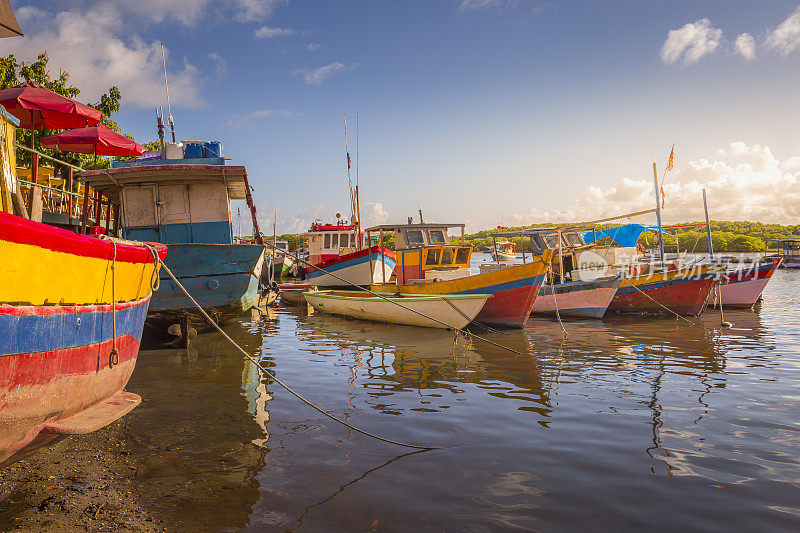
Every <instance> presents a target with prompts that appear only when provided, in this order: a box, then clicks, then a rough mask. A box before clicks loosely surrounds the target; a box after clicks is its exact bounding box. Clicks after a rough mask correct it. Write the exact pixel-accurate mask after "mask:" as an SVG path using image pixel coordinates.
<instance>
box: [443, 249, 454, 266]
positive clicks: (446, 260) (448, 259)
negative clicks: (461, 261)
mask: <svg viewBox="0 0 800 533" xmlns="http://www.w3.org/2000/svg"><path fill="white" fill-rule="evenodd" d="M455 255H456V249H455V248H445V249H444V250H443V251H442V266H447V265H452V264H453V257H454V256H455Z"/></svg>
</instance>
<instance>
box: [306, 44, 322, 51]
mask: <svg viewBox="0 0 800 533" xmlns="http://www.w3.org/2000/svg"><path fill="white" fill-rule="evenodd" d="M306 48H308V51H309V52H313V51H314V50H316V49H317V48H319V44H317V43H308V44H307V45H306Z"/></svg>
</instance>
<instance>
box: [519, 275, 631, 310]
mask: <svg viewBox="0 0 800 533" xmlns="http://www.w3.org/2000/svg"><path fill="white" fill-rule="evenodd" d="M623 279H624V276H621V275H617V276H607V277H603V278H598V279H595V280H590V281H582V280H578V281H567V282H564V283H554V284H553V285H552V286H551V285H550V284H549V283H547V281H545V282H544V285H543V286H542V288H541V290H540V291H539V296H538V297H537V298H536V300H535V301H534V302H533V311H532V313H531V316H539V315H555V314H556V309H557V310H558V314H559V315H561V316H565V317H572V318H603V315H604V314H605V313H606V309H607V308H608V305H609V304H610V303H611V300H612V299H613V298H614V295H615V294H616V293H617V289H618V288H619V286H620V283H622V280H623ZM554 293H555V301H554V298H553V294H554Z"/></svg>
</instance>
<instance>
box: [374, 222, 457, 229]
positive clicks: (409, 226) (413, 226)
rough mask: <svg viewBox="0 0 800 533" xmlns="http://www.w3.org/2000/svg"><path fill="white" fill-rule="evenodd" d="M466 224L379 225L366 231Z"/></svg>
mask: <svg viewBox="0 0 800 533" xmlns="http://www.w3.org/2000/svg"><path fill="white" fill-rule="evenodd" d="M464 226H465V224H439V223H435V222H432V223H424V224H379V225H377V226H372V227H371V228H367V229H365V230H364V231H390V230H399V229H438V228H463V227H464Z"/></svg>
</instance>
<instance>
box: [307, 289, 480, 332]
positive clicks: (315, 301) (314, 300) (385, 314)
mask: <svg viewBox="0 0 800 533" xmlns="http://www.w3.org/2000/svg"><path fill="white" fill-rule="evenodd" d="M303 296H305V298H306V301H307V302H308V303H309V305H311V306H312V307H313V308H314V310H315V311H318V312H322V313H329V314H332V315H338V316H346V317H350V318H359V319H362V320H370V321H372V322H386V323H389V324H401V325H404V326H421V327H426V328H440V329H449V327H452V328H458V329H461V328H463V327H464V326H466V325H467V324H469V323H470V321H471V320H472V319H473V318H475V316H476V315H477V314H478V312H479V311H480V310H481V308H482V307H483V305H484V303H485V302H486V300H487V299H489V298H491V296H490V295H488V294H487V295H480V294H479V295H464V296H455V295H449V294H440V295H432V296H430V295H404V296H402V297H392V298H389V299H390V300H392V301H396V302H398V303H400V304H402V305H403V306H405V307H406V308H408V309H406V308H403V307H400V306H398V305H395V304H394V303H392V302H388V301H386V300H384V299H383V298H378V297H375V296H369V297H364V293H363V292H358V291H336V292H334V291H310V292H305V293H303ZM419 313H421V314H422V315H426V316H427V317H432V318H435V319H436V320H438V321H439V322H437V321H435V320H431V319H429V318H426V317H425V316H422V315H421V314H419ZM440 322H444V324H447V326H445V325H444V324H441V323H440ZM448 326H449V327H448Z"/></svg>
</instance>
